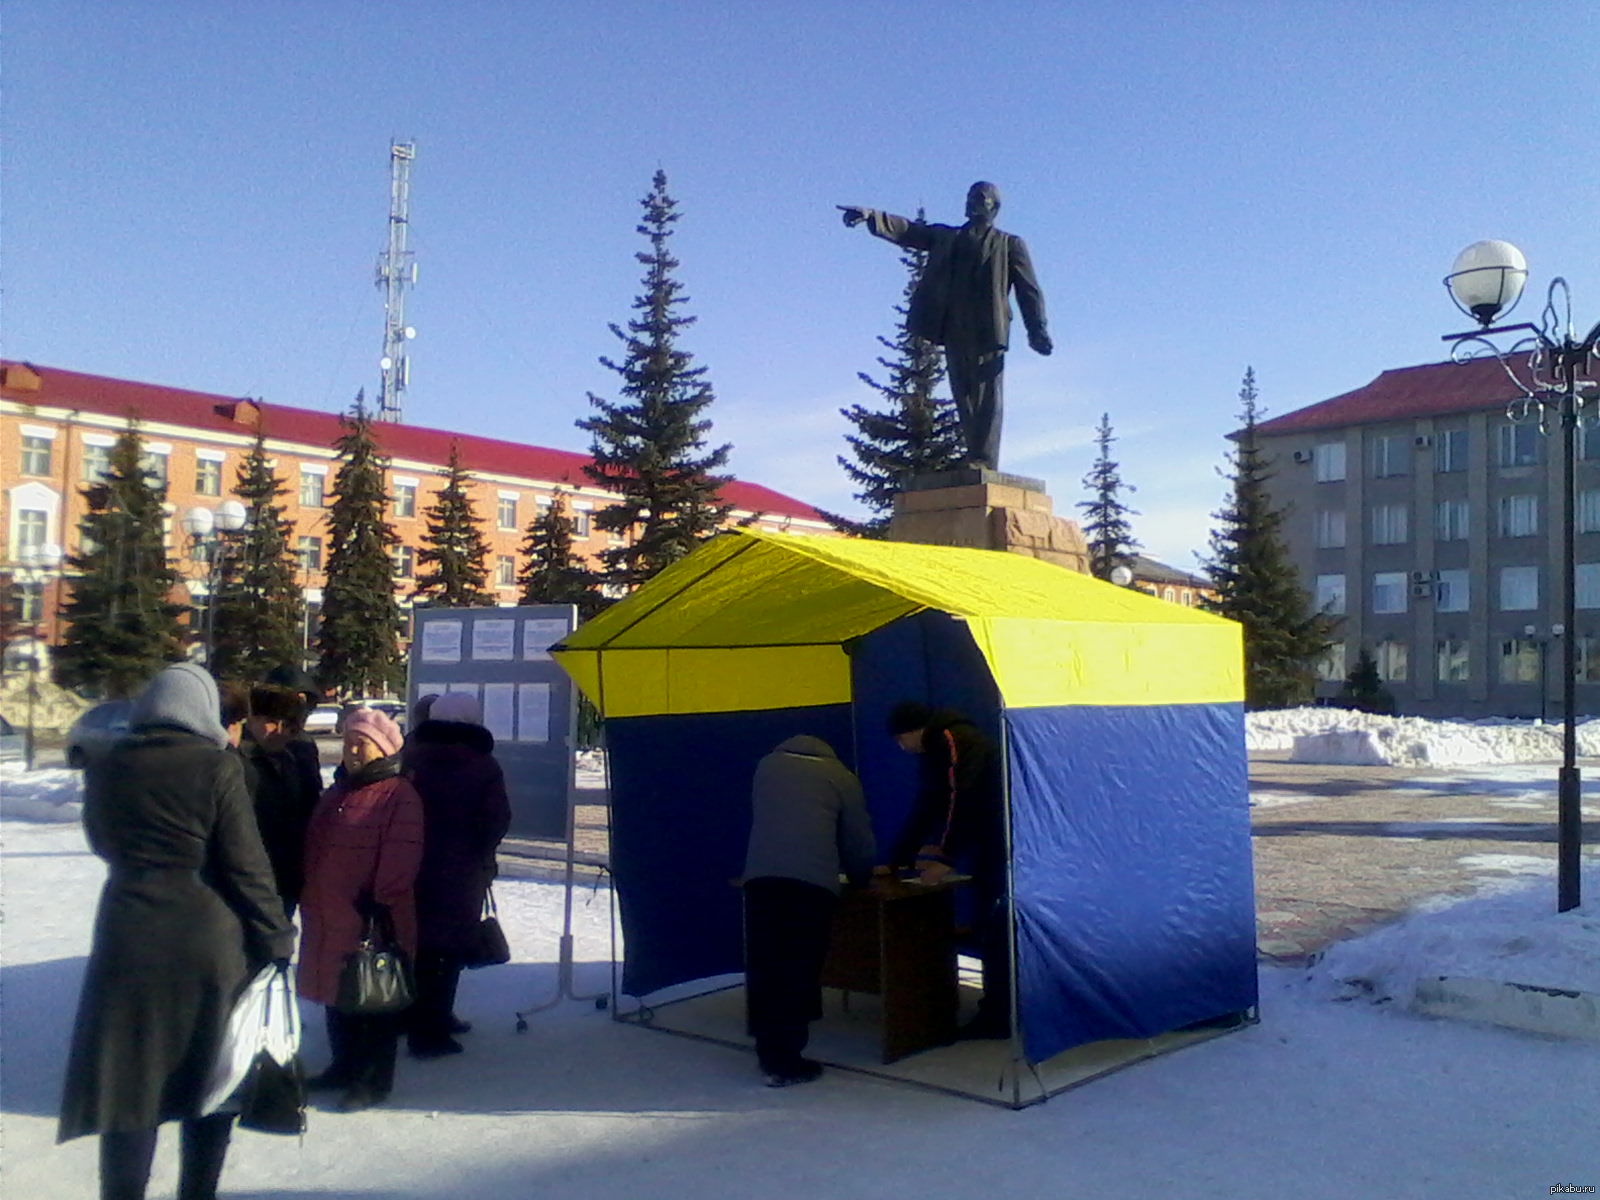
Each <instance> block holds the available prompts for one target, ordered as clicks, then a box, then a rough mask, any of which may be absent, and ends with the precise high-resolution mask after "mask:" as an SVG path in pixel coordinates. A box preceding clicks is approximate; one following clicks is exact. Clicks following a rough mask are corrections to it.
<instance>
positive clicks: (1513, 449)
mask: <svg viewBox="0 0 1600 1200" xmlns="http://www.w3.org/2000/svg"><path fill="white" fill-rule="evenodd" d="M1497 437H1498V440H1499V444H1500V453H1499V462H1500V465H1501V466H1502V467H1531V466H1533V465H1534V464H1535V463H1537V462H1538V461H1539V427H1538V426H1537V425H1532V424H1523V425H1517V424H1510V425H1501V426H1500V427H1499V433H1498V435H1497Z"/></svg>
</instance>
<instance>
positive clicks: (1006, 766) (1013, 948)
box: [985, 697, 1022, 1108]
mask: <svg viewBox="0 0 1600 1200" xmlns="http://www.w3.org/2000/svg"><path fill="white" fill-rule="evenodd" d="M1000 811H1001V816H1002V817H1003V818H1004V820H1003V822H1002V827H1003V828H1004V830H1005V849H1006V948H1007V950H1008V951H1009V953H1007V955H1006V970H1007V971H1009V972H1010V975H1011V986H1010V989H1009V991H1010V996H1011V1013H1010V1016H1011V1106H1012V1107H1013V1108H1021V1107H1022V1072H1021V1071H1019V1070H1018V1069H1017V1064H1018V1063H1019V1062H1021V1061H1022V1004H1021V997H1020V996H1018V995H1017V904H1016V878H1015V873H1014V872H1013V870H1012V856H1013V851H1014V849H1015V848H1014V846H1013V845H1012V841H1011V718H1010V714H1009V711H1008V710H1007V708H1006V702H1005V698H1004V697H1002V698H1001V700H1000ZM985 986H987V981H985Z"/></svg>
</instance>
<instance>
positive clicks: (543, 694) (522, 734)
mask: <svg viewBox="0 0 1600 1200" xmlns="http://www.w3.org/2000/svg"><path fill="white" fill-rule="evenodd" d="M529 624H533V622H529ZM549 740H550V685H549V684H548V683H519V684H517V741H519V742H548V741H549Z"/></svg>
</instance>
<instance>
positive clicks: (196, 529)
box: [182, 500, 250, 669]
mask: <svg viewBox="0 0 1600 1200" xmlns="http://www.w3.org/2000/svg"><path fill="white" fill-rule="evenodd" d="M249 523H250V514H249V513H248V512H246V511H245V507H244V505H242V504H240V503H239V502H238V501H237V500H224V501H223V502H222V503H221V504H219V505H217V509H216V511H215V512H213V511H211V509H209V508H206V507H204V506H198V507H195V508H191V509H190V510H189V511H188V512H186V513H184V514H183V521H182V524H183V531H184V532H185V533H187V534H188V535H189V542H190V551H189V554H190V557H191V558H192V559H194V561H195V562H197V563H201V564H203V565H204V566H205V568H206V574H205V580H206V609H205V615H204V617H203V619H202V626H201V631H202V632H201V645H202V646H203V647H204V649H205V663H206V667H207V669H210V667H211V655H212V650H213V649H214V647H215V641H216V632H217V628H216V627H217V584H218V581H219V580H220V578H221V575H222V567H223V561H224V559H225V558H226V557H227V555H228V553H229V551H230V549H231V547H232V545H233V541H232V538H231V537H230V536H229V535H231V534H235V533H238V532H239V531H240V530H241V529H243V528H245V526H247V525H248V524H249Z"/></svg>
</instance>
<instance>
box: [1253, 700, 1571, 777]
mask: <svg viewBox="0 0 1600 1200" xmlns="http://www.w3.org/2000/svg"><path fill="white" fill-rule="evenodd" d="M1245 745H1246V747H1247V748H1248V749H1250V750H1253V751H1259V750H1288V751H1290V752H1291V753H1290V761H1292V762H1300V763H1338V764H1343V765H1350V766H1388V767H1424V766H1433V767H1468V766H1485V765H1493V764H1500V763H1534V762H1557V761H1559V760H1560V758H1561V727H1560V726H1559V725H1541V724H1538V723H1535V722H1532V721H1511V720H1506V719H1503V718H1495V719H1493V720H1489V721H1483V722H1471V723H1469V722H1464V721H1430V720H1427V719H1425V718H1423V717H1385V716H1380V715H1378V714H1376V713H1364V712H1355V711H1352V710H1350V709H1343V708H1288V709H1281V710H1276V711H1271V712H1256V713H1249V714H1247V715H1246V717H1245ZM1578 753H1579V755H1580V756H1582V757H1584V758H1592V757H1595V756H1600V720H1593V721H1586V722H1583V723H1582V724H1580V725H1579V726H1578Z"/></svg>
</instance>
